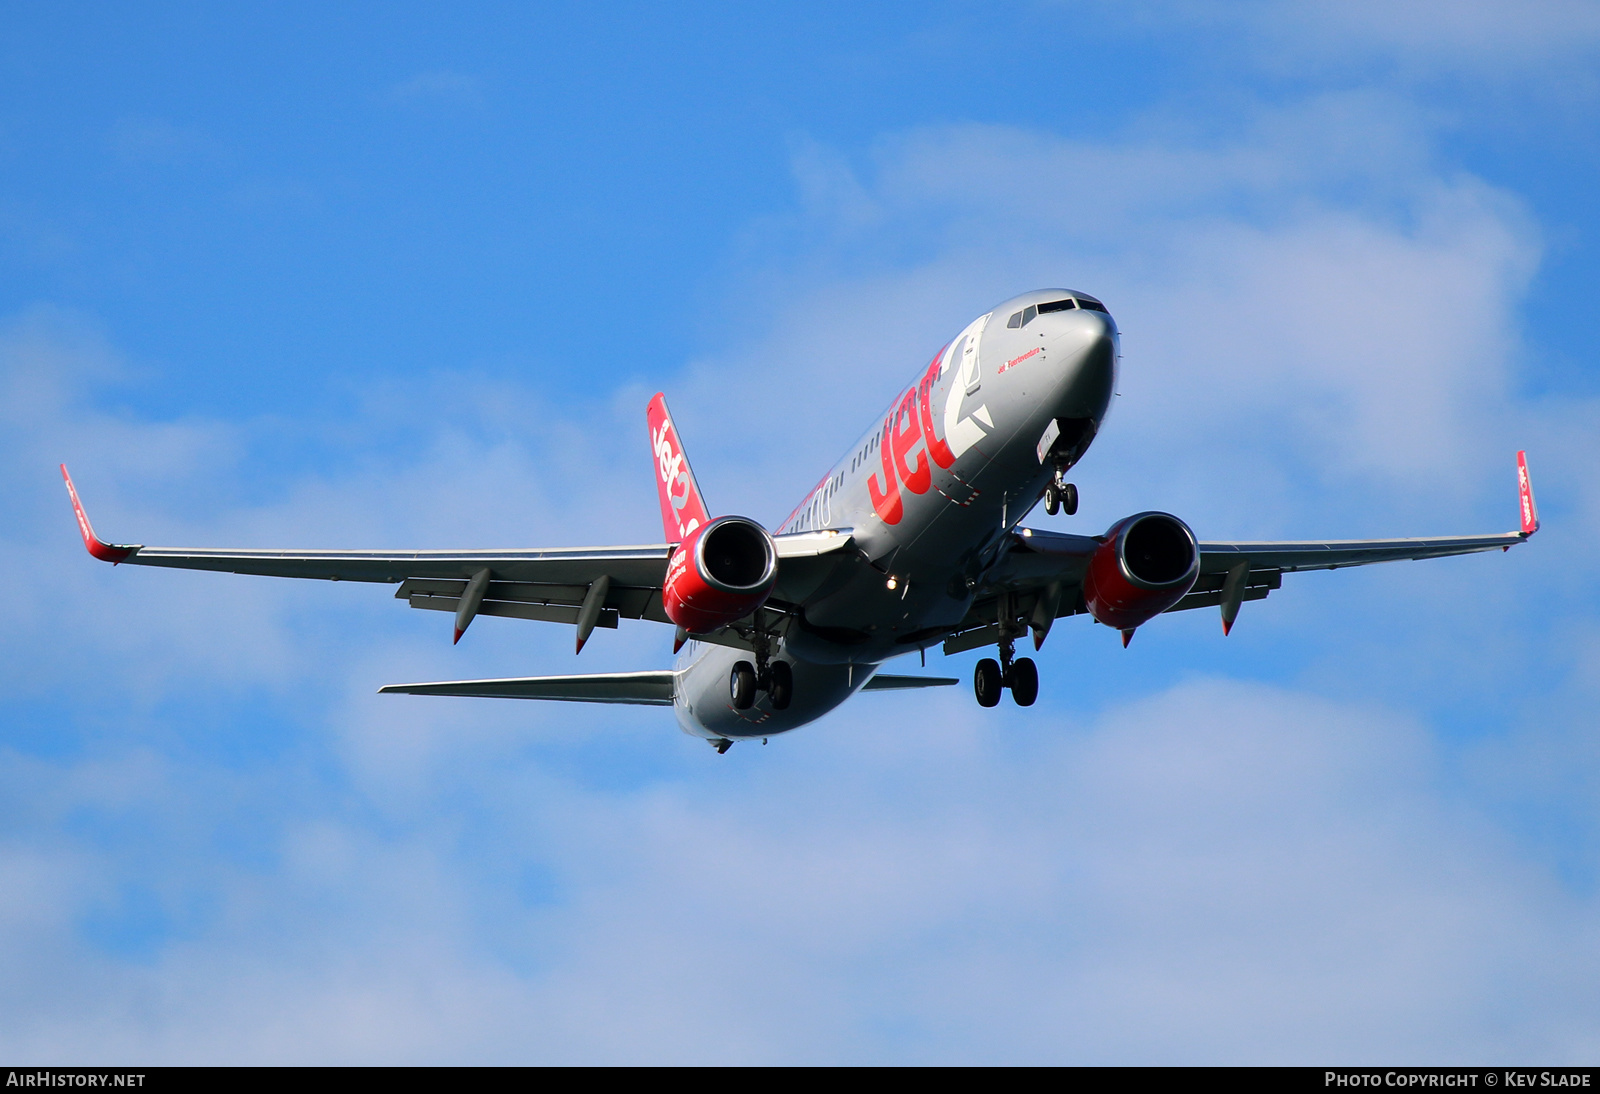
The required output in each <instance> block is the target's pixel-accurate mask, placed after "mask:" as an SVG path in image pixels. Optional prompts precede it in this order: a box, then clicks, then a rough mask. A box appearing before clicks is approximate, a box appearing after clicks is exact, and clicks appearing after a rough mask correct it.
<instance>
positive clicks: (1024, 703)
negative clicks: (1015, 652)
mask: <svg viewBox="0 0 1600 1094" xmlns="http://www.w3.org/2000/svg"><path fill="white" fill-rule="evenodd" d="M1010 683H1011V698H1013V699H1015V700H1016V703H1017V706H1019V707H1031V706H1033V701H1034V700H1035V699H1037V698H1039V668H1038V666H1037V665H1035V664H1034V663H1033V658H1031V657H1019V658H1017V659H1016V660H1015V661H1013V662H1011V681H1010Z"/></svg>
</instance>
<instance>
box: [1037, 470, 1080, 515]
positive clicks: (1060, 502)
mask: <svg viewBox="0 0 1600 1094" xmlns="http://www.w3.org/2000/svg"><path fill="white" fill-rule="evenodd" d="M1062 509H1065V510H1066V511H1067V516H1069V517H1070V516H1072V515H1073V514H1074V513H1076V512H1077V511H1078V487H1077V486H1076V484H1074V483H1070V482H1062V481H1061V479H1060V476H1059V475H1058V476H1057V477H1056V479H1055V481H1054V482H1052V483H1051V484H1050V485H1049V486H1046V487H1045V488H1044V511H1045V512H1046V513H1049V514H1050V515H1051V516H1052V517H1053V516H1055V515H1056V513H1057V512H1059V511H1060V510H1062Z"/></svg>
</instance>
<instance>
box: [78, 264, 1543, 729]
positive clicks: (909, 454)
mask: <svg viewBox="0 0 1600 1094" xmlns="http://www.w3.org/2000/svg"><path fill="white" fill-rule="evenodd" d="M1120 358H1121V353H1120V343H1119V334H1118V330H1117V324H1116V322H1115V320H1113V319H1112V317H1111V314H1110V312H1109V311H1108V310H1107V309H1106V306H1105V305H1104V304H1103V303H1102V302H1101V301H1100V300H1099V299H1097V298H1096V297H1093V296H1091V295H1089V294H1088V293H1084V292H1079V291H1077V290H1072V289H1041V290H1037V291H1034V292H1029V293H1024V294H1023V295H1021V296H1017V297H1014V298H1012V299H1011V300H1008V301H1006V302H1005V303H1003V304H1001V305H999V306H998V307H996V308H995V309H993V310H992V311H989V312H986V313H984V314H983V315H980V316H979V317H978V318H976V319H974V320H973V321H972V322H971V323H969V324H968V325H967V326H966V327H965V328H964V329H963V330H962V331H961V332H960V333H959V334H958V335H956V337H955V338H954V339H953V340H952V341H950V342H949V343H947V344H946V345H945V346H944V347H943V348H942V349H940V351H939V352H938V353H936V354H934V355H933V358H932V360H931V361H930V362H929V363H928V365H927V366H926V367H925V368H923V369H921V370H920V371H919V372H918V374H917V376H916V377H915V379H913V380H912V382H911V383H910V384H909V385H908V386H907V387H906V388H904V389H903V390H902V391H901V392H900V394H899V395H897V396H896V397H895V399H894V401H893V402H892V403H891V404H890V405H889V407H888V408H887V410H886V411H885V412H884V413H883V414H882V415H881V416H880V417H878V418H877V419H875V420H874V422H873V424H872V426H871V427H870V428H869V429H868V430H867V431H866V432H865V433H864V434H862V436H861V438H860V439H859V440H858V441H857V442H856V443H855V444H854V445H852V446H851V448H850V450H849V452H848V453H846V454H845V456H844V457H843V458H841V459H840V460H839V461H838V463H836V464H835V465H834V466H833V467H832V469H830V470H829V471H828V473H827V474H825V475H824V476H823V477H822V478H821V479H819V480H818V481H817V484H816V485H815V486H814V487H812V489H811V490H810V491H809V492H808V493H807V494H806V496H805V498H804V499H803V500H802V501H801V502H800V504H799V505H798V506H796V507H795V509H794V511H793V512H791V513H790V514H789V515H788V516H787V517H786V518H784V520H783V521H782V522H781V523H780V524H779V525H778V527H777V528H776V530H771V529H768V528H766V527H764V526H763V525H762V524H760V523H758V522H757V521H755V520H753V519H751V518H749V517H744V516H737V515H723V516H718V517H713V516H712V515H711V513H712V511H711V509H710V508H709V507H708V506H707V504H706V501H705V499H704V496H703V495H702V494H701V492H700V487H699V485H698V483H697V482H696V481H695V476H694V472H693V471H692V470H691V469H690V466H689V460H688V457H687V455H686V454H685V452H684V446H683V441H682V438H681V437H680V436H679V433H678V430H677V428H676V427H675V426H674V425H673V422H672V416H671V415H670V414H669V413H668V411H667V404H666V399H665V397H664V396H663V395H661V394H657V395H656V396H655V397H654V398H653V399H652V400H651V401H650V404H649V406H648V409H647V413H646V422H647V426H648V429H649V441H650V447H651V455H652V458H653V462H654V466H655V474H656V489H657V493H658V496H659V500H660V504H661V522H662V530H663V533H664V535H663V540H664V542H662V543H659V544H649V545H643V546H624V547H580V548H570V549H563V548H557V549H544V548H540V549H523V548H514V549H509V550H464V551H436V550H430V551H325V550H297V551H291V550H219V549H210V548H175V547H146V546H142V545H136V544H129V545H117V544H111V543H106V542H105V541H103V540H100V539H99V538H98V537H96V535H95V534H94V531H93V529H92V528H91V527H90V524H89V518H88V516H87V515H86V514H85V512H84V508H83V505H82V503H81V502H80V501H79V499H78V492H77V489H76V488H75V487H74V486H73V483H72V478H71V476H70V475H68V474H67V469H66V466H65V465H64V464H63V465H62V467H61V474H62V477H63V478H64V479H65V480H66V485H67V490H68V493H69V494H70V496H71V498H72V506H73V510H74V512H75V513H76V516H77V520H78V527H79V530H80V532H81V533H82V535H83V541H84V545H85V547H87V548H88V551H89V553H90V554H91V555H93V556H94V557H95V558H97V559H101V560H103V561H106V562H111V563H118V564H120V563H127V564H129V565H140V566H170V567H177V568H183V569H197V570H219V571H225V572H230V573H239V574H263V575H270V576H275V577H302V578H321V579H325V580H331V581H372V582H387V583H391V584H398V586H399V588H398V589H397V591H396V593H395V596H396V597H397V598H399V599H401V600H404V601H406V602H407V603H408V604H409V605H410V606H411V607H413V608H423V609H430V610H435V611H444V612H450V613H453V614H454V618H455V627H454V636H455V637H454V640H455V641H456V642H459V641H460V640H461V636H462V634H463V633H464V632H465V631H466V630H467V628H468V626H469V625H470V624H471V623H472V621H473V620H474V619H475V618H476V617H477V616H479V615H495V616H503V617H510V618H513V619H532V620H543V621H547V622H556V623H564V624H568V625H570V626H573V627H574V628H575V633H576V639H575V645H576V650H577V652H580V653H581V652H582V650H583V648H584V645H585V643H587V642H588V640H589V639H590V637H591V636H592V635H593V633H594V631H595V629H596V628H613V629H614V628H616V627H617V625H618V621H619V620H620V619H641V620H649V621H653V622H656V623H661V624H665V625H667V626H670V627H673V628H674V629H675V637H674V644H673V652H674V653H675V654H676V655H677V660H676V663H675V667H674V668H672V669H658V670H647V671H643V672H622V673H598V674H582V675H563V676H531V677H517V678H511V679H494V680H453V681H444V682H437V683H417V684H391V685H389V686H387V687H384V688H381V689H379V690H380V692H382V693H384V694H396V693H399V694H408V695H451V696H485V697H498V698H520V699H546V700H564V701H570V702H586V703H626V704H640V705H646V706H670V707H672V708H673V711H674V713H675V715H676V717H677V721H678V724H679V725H680V727H681V728H682V729H683V730H684V732H686V733H689V734H691V735H693V736H697V737H701V738H704V739H705V740H706V741H708V742H709V743H711V744H712V745H713V746H714V747H715V748H716V749H717V751H718V752H719V753H721V752H726V751H727V750H728V748H729V747H730V746H731V745H732V744H733V743H734V742H736V741H750V740H755V739H760V740H762V741H763V743H764V742H765V741H766V739H767V738H769V737H771V736H774V735H776V734H779V733H783V732H787V731H788V730H791V729H795V728H797V727H799V726H802V725H805V724H807V723H808V722H812V721H815V720H816V719H818V718H820V717H822V716H823V715H825V714H827V713H828V712H829V711H832V710H834V709H835V708H836V707H838V706H839V705H840V704H842V703H843V702H844V701H845V700H846V699H848V698H850V697H851V696H852V695H854V694H855V693H857V692H862V691H889V690H900V689H910V688H924V687H942V686H950V685H954V684H957V683H959V681H958V680H956V679H952V678H948V677H935V676H917V675H900V674H891V673H884V672H881V671H880V669H881V668H882V666H883V665H884V664H885V663H886V662H888V661H889V660H891V659H892V658H895V657H897V656H902V655H905V654H909V653H919V654H921V655H922V659H923V663H924V664H926V651H927V650H928V649H929V648H930V647H932V646H938V647H940V648H941V649H942V650H943V652H944V653H945V654H946V655H950V654H956V653H962V652H965V651H968V650H973V649H978V648H981V647H985V646H990V647H994V649H995V654H996V655H995V656H994V657H984V658H982V659H980V660H979V661H978V663H977V665H976V667H975V669H974V672H973V691H974V693H975V696H976V698H977V701H978V703H979V705H980V706H984V707H993V706H995V705H996V704H998V703H999V702H1000V700H1001V697H1002V694H1003V692H1005V691H1010V693H1011V697H1012V699H1013V700H1014V701H1015V702H1016V703H1017V704H1018V705H1020V706H1024V707H1026V706H1031V705H1032V704H1033V702H1034V700H1035V699H1036V698H1037V696H1038V693H1039V672H1038V668H1037V666H1036V665H1035V664H1034V661H1033V659H1032V658H1030V657H1018V656H1016V643H1017V640H1018V639H1020V638H1024V637H1027V636H1029V635H1031V637H1032V640H1033V646H1034V649H1035V650H1038V649H1039V648H1041V647H1042V646H1043V645H1044V641H1045V638H1046V636H1047V635H1048V634H1049V633H1050V631H1051V628H1052V626H1053V625H1054V624H1055V621H1056V620H1057V619H1061V618H1064V617H1067V616H1074V615H1088V616H1089V617H1090V619H1091V620H1093V621H1094V622H1095V623H1099V624H1102V625H1104V626H1107V627H1110V628H1111V629H1113V630H1115V631H1117V632H1119V633H1120V635H1121V638H1122V644H1123V646H1124V647H1126V646H1127V645H1128V643H1129V641H1130V640H1131V639H1132V638H1133V635H1134V632H1135V631H1137V630H1138V629H1139V628H1140V627H1142V626H1144V625H1145V624H1146V623H1149V622H1151V621H1152V620H1154V619H1155V618H1156V617H1157V616H1159V615H1161V614H1163V613H1165V612H1171V611H1186V610H1189V609H1193V608H1205V607H1214V608H1220V611H1221V616H1222V631H1223V634H1224V636H1226V635H1227V634H1228V633H1229V632H1230V631H1231V630H1232V628H1233V626H1234V623H1235V620H1236V619H1237V618H1238V615H1239V610H1240V606H1241V605H1242V604H1243V603H1244V602H1246V601H1254V600H1260V599H1263V598H1264V597H1266V596H1267V595H1268V593H1270V592H1272V591H1273V590H1275V589H1278V588H1280V587H1281V584H1282V578H1283V575H1284V574H1286V573H1298V572H1300V571H1303V570H1335V569H1339V568H1341V567H1345V566H1364V565H1368V564H1370V563H1376V562H1389V561H1394V560H1399V559H1424V558H1441V557H1445V556H1448V555H1461V554H1469V553H1472V552H1477V551H1490V550H1494V549H1495V548H1501V549H1503V550H1509V549H1510V548H1511V547H1512V546H1514V545H1515V544H1518V543H1521V542H1523V541H1524V540H1526V539H1527V538H1528V537H1529V536H1531V535H1532V534H1533V533H1534V532H1536V531H1537V530H1538V528H1539V518H1538V511H1537V509H1536V508H1535V505H1534V499H1533V488H1532V484H1531V482H1530V481H1529V478H1528V465H1527V456H1526V453H1524V452H1518V453H1517V479H1518V495H1519V501H1520V505H1521V518H1522V526H1521V529H1520V530H1519V531H1516V532H1506V533H1502V534H1495V535H1483V536H1449V537H1443V538H1433V539H1415V538H1413V539H1378V540H1336V541H1326V542H1259V543H1258V542H1209V541H1205V542H1202V541H1200V540H1199V539H1197V538H1196V536H1195V534H1194V532H1193V531H1192V530H1191V529H1190V527H1189V525H1188V524H1186V523H1185V522H1184V521H1182V520H1181V519H1179V518H1178V517H1176V516H1174V515H1172V514H1170V513H1163V512H1155V511H1150V512H1141V513H1134V514H1133V515H1131V516H1128V517H1124V518H1123V519H1121V520H1119V521H1117V522H1115V523H1114V524H1112V525H1111V527H1110V528H1109V529H1107V530H1106V531H1105V532H1104V533H1103V534H1101V535H1078V534H1069V533H1062V532H1055V531H1049V530H1045V529H1041V528H1032V527H1024V526H1023V525H1022V521H1023V520H1024V518H1025V517H1026V516H1027V515H1028V513H1029V512H1030V511H1031V510H1033V509H1034V507H1035V506H1036V505H1038V504H1039V503H1040V502H1041V501H1042V502H1043V504H1044V509H1045V512H1046V513H1047V514H1049V515H1051V516H1054V515H1056V514H1057V513H1058V512H1060V513H1065V514H1066V515H1068V516H1071V515H1073V514H1074V513H1076V511H1077V508H1078V488H1077V486H1076V484H1074V483H1073V482H1070V481H1068V477H1067V476H1068V473H1069V472H1070V471H1071V469H1072V468H1073V467H1074V466H1075V465H1076V464H1077V463H1078V461H1079V460H1081V459H1082V458H1083V456H1084V453H1085V452H1087V451H1088V449H1089V446H1090V445H1091V444H1092V443H1093V441H1094V439H1095V436H1096V434H1097V433H1098V432H1099V429H1100V425H1101V423H1102V422H1103V421H1104V420H1105V416H1106V411H1107V409H1108V407H1109V405H1110V403H1111V399H1112V395H1113V393H1114V392H1115V390H1116V386H1117V372H1118V368H1119V367H1120V366H1119V362H1120Z"/></svg>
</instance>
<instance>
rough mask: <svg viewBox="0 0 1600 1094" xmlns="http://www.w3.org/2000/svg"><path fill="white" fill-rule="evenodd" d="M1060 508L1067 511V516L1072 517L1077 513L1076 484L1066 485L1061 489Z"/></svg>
mask: <svg viewBox="0 0 1600 1094" xmlns="http://www.w3.org/2000/svg"><path fill="white" fill-rule="evenodd" d="M1061 508H1063V509H1065V510H1066V511H1067V516H1069V517H1070V516H1073V515H1074V514H1076V513H1077V511H1078V487H1077V484H1076V483H1070V482H1069V483H1067V484H1066V485H1065V486H1063V487H1062V488H1061Z"/></svg>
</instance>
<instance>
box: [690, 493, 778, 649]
mask: <svg viewBox="0 0 1600 1094" xmlns="http://www.w3.org/2000/svg"><path fill="white" fill-rule="evenodd" d="M777 580H778V545H777V544H776V543H775V542H773V539H772V536H771V535H770V534H769V533H768V532H767V530H766V529H765V528H763V527H761V525H759V524H757V523H756V522H755V521H753V520H750V519H749V518H747V517H718V518H717V519H716V520H714V521H712V522H711V523H710V524H703V525H701V526H700V527H699V528H696V529H695V530H694V531H693V532H690V533H689V535H688V536H686V537H685V538H684V541H683V542H682V543H681V544H679V545H678V549H677V550H676V551H674V552H673V553H672V561H670V562H669V563H667V579H666V582H665V583H664V584H663V585H662V588H661V605H662V607H663V608H665V609H666V612H667V618H668V619H671V620H672V621H673V622H674V623H676V624H677V625H678V626H680V627H682V628H684V629H685V630H687V631H688V632H689V633H690V634H705V633H706V632H708V631H714V630H716V629H717V628H718V627H722V626H726V625H727V624H729V623H732V622H733V621H734V620H736V619H742V618H744V617H745V616H747V615H749V614H750V613H751V612H753V611H755V610H756V609H757V608H759V607H761V605H762V604H764V603H766V600H767V596H768V595H769V594H770V593H771V592H772V585H773V583H774V582H775V581H777Z"/></svg>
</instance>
